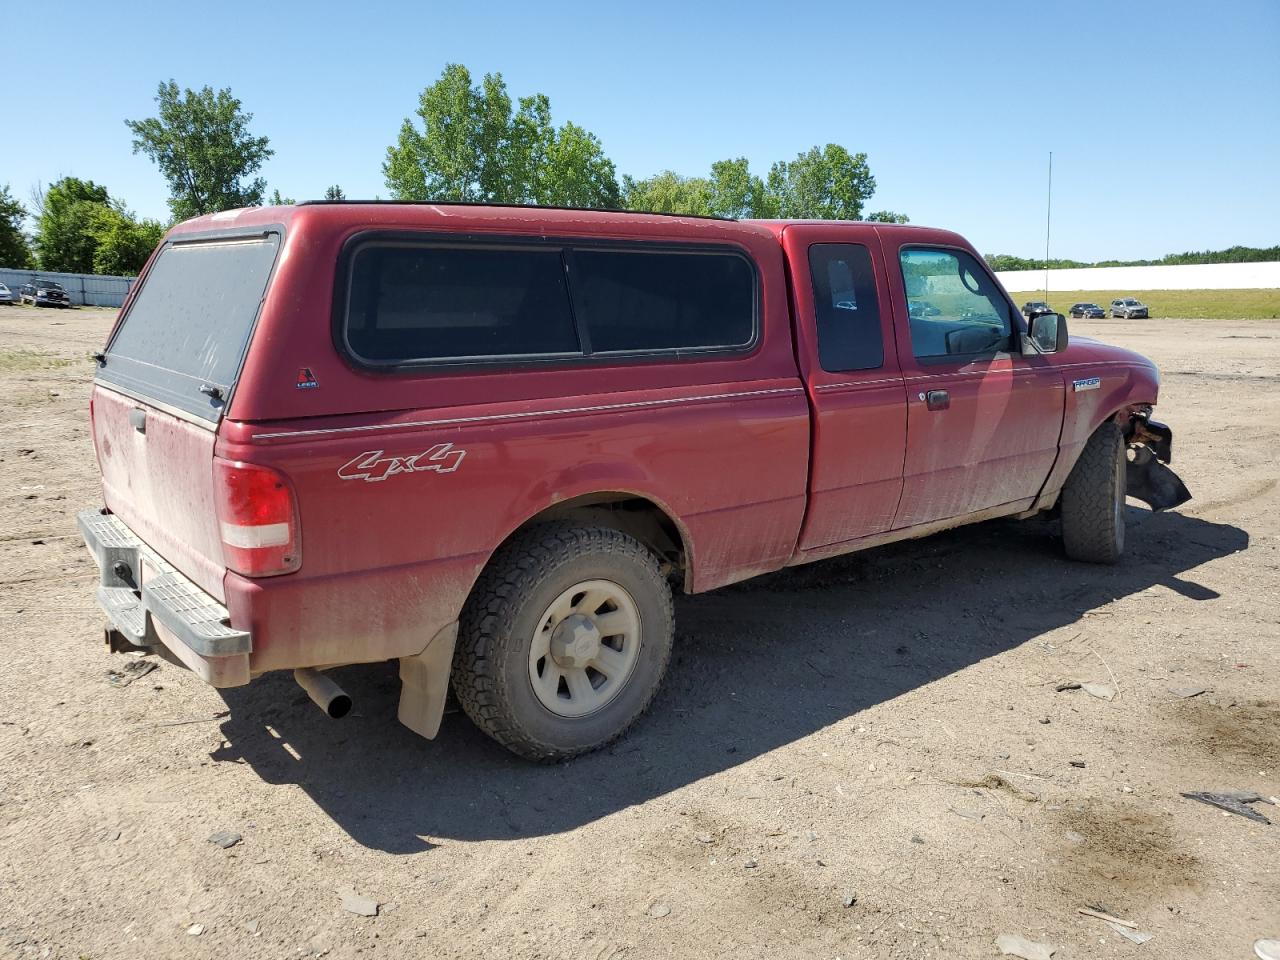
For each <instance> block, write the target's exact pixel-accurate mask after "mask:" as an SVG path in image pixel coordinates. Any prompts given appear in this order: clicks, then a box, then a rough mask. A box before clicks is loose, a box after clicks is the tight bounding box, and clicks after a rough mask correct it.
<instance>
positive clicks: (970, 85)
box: [0, 0, 1280, 260]
mask: <svg viewBox="0 0 1280 960" xmlns="http://www.w3.org/2000/svg"><path fill="white" fill-rule="evenodd" d="M215 11H216V12H215ZM37 19H38V20H39V21H40V22H41V24H43V25H44V26H42V27H40V28H39V29H38V31H37V32H38V33H39V34H40V42H38V43H13V44H9V45H8V47H7V50H6V56H5V62H4V65H3V66H2V67H0V71H3V76H4V77H5V83H4V86H5V92H6V96H5V98H4V99H5V101H6V102H7V103H8V104H9V105H10V110H9V115H10V120H11V124H10V126H9V130H8V131H7V132H6V134H5V135H4V137H3V138H0V183H3V182H6V181H7V182H8V183H9V184H10V186H11V189H12V190H13V192H14V194H15V195H16V196H18V197H19V198H20V199H23V200H25V199H26V198H27V196H28V193H29V190H30V188H31V186H32V184H34V183H35V182H36V181H44V182H45V183H48V182H50V181H52V180H56V179H57V178H58V177H60V176H63V175H67V174H71V175H75V176H79V177H84V178H88V179H92V180H96V181H97V182H99V183H102V184H105V185H106V186H107V187H108V189H109V190H110V191H111V193H112V195H113V196H118V197H120V198H122V199H123V200H124V201H125V202H126V203H127V204H128V205H129V206H130V207H132V208H133V209H134V210H136V211H137V212H138V213H140V214H143V215H147V216H153V217H159V218H167V210H166V207H165V203H164V201H165V196H166V188H165V184H164V182H163V180H162V179H161V177H160V175H159V173H158V172H157V171H156V169H155V168H154V167H153V166H152V164H151V162H150V161H149V160H147V159H146V158H145V157H143V156H135V155H133V153H132V152H131V147H130V138H129V133H128V131H127V130H126V129H125V126H124V123H123V120H124V118H126V117H129V118H142V117H146V116H150V115H152V113H153V112H154V102H153V98H154V95H155V88H156V85H157V83H159V82H160V81H161V80H166V79H168V78H170V77H172V78H174V79H175V80H177V81H178V83H179V85H180V86H184V87H185V86H190V87H199V86H202V85H204V84H209V85H211V86H213V87H215V88H216V87H225V86H229V87H231V89H232V91H233V93H234V94H235V95H236V96H237V97H239V98H240V99H241V100H242V101H243V103H244V107H245V109H247V110H249V111H251V112H252V113H253V114H254V121H253V125H252V127H253V130H254V132H256V133H260V134H266V135H268V136H269V137H270V138H271V145H272V147H273V148H274V149H275V151H276V155H275V156H274V157H273V158H272V159H271V160H270V161H269V162H268V163H267V165H266V166H265V168H264V170H263V173H264V174H265V176H266V177H267V180H268V186H269V188H270V187H278V188H279V189H280V190H281V192H282V193H284V194H285V195H287V196H293V197H298V198H300V199H305V198H311V197H317V196H321V195H322V194H323V191H324V188H325V187H326V186H327V185H328V184H330V183H335V182H336V183H339V184H341V185H342V187H343V188H344V189H345V190H346V193H347V196H349V197H353V198H354V197H368V196H373V195H374V194H382V195H383V196H385V195H386V193H387V191H386V187H385V185H384V184H383V181H382V174H381V163H382V160H383V158H384V156H385V152H386V148H387V146H388V144H390V143H391V142H392V140H393V139H394V137H395V134H396V130H397V128H398V126H399V124H400V122H401V120H403V119H404V117H406V116H408V115H409V114H410V113H411V112H412V111H413V109H414V106H415V105H416V103H417V95H418V93H419V91H420V90H421V89H422V88H423V87H424V86H426V85H427V84H429V83H431V82H432V81H434V80H435V79H436V78H437V77H438V76H439V74H440V71H441V69H442V68H443V66H444V65H445V64H446V63H448V62H459V63H464V64H466V65H467V66H468V67H469V68H470V69H471V71H472V73H473V75H474V76H475V77H476V78H477V79H478V78H479V77H480V75H482V74H483V73H485V72H488V71H498V72H501V73H502V74H503V75H504V77H505V78H506V80H507V84H508V87H509V89H510V92H511V93H512V95H513V97H515V96H521V95H525V94H529V93H533V92H539V91H540V92H543V93H546V94H547V95H548V96H549V97H550V98H551V104H552V110H553V114H554V118H555V119H556V121H557V122H563V121H565V120H573V121H574V122H575V123H578V124H580V125H582V126H584V127H586V128H587V129H588V130H591V131H592V132H594V133H595V134H596V135H597V136H599V137H600V139H601V140H602V141H603V143H604V147H605V150H606V152H607V153H608V154H609V156H610V157H611V158H612V159H613V160H614V161H615V162H616V164H617V166H618V172H619V174H620V175H621V174H623V173H629V174H632V175H634V176H645V175H648V174H651V173H654V172H656V171H658V170H661V169H664V168H670V169H674V170H676V171H678V172H680V173H684V174H701V173H705V172H706V171H707V169H708V168H709V166H710V164H711V163H712V162H713V161H714V160H717V159H721V158H725V157H737V156H745V157H747V158H748V159H749V160H750V161H751V163H752V167H753V169H754V170H756V171H757V172H759V173H764V172H765V171H766V170H767V168H768V166H769V164H770V163H772V162H773V161H774V160H777V159H789V158H791V157H793V156H795V154H796V153H798V152H800V151H802V150H805V149H807V148H808V147H810V146H812V145H814V144H824V143H827V142H835V143H839V144H842V145H844V146H846V147H848V148H850V149H851V150H854V151H864V152H866V153H867V154H868V157H869V160H870V164H871V169H872V171H873V172H874V174H875V176H876V179H877V181H878V183H879V189H878V191H877V193H876V195H875V197H874V198H873V199H872V201H871V204H870V206H869V209H879V208H889V209H893V210H898V211H901V212H905V213H907V214H908V215H910V217H911V218H912V220H913V221H914V222H918V223H925V224H930V225H935V226H944V227H949V228H952V229H955V230H958V231H960V232H961V233H963V234H965V235H966V236H968V237H969V238H970V239H971V240H972V241H973V242H974V243H975V244H976V245H977V246H978V247H979V249H980V250H982V251H983V252H984V253H1015V254H1021V255H1023V256H1040V255H1042V254H1043V250H1044V215H1045V174H1046V171H1045V167H1046V160H1047V156H1048V153H1049V151H1050V150H1052V151H1053V154H1054V229H1053V246H1052V251H1053V254H1054V255H1055V256H1064V257H1074V258H1078V259H1085V260H1095V259H1103V258H1145V257H1156V256H1160V255H1162V254H1165V253H1169V252H1179V251H1182V250H1186V249H1205V248H1218V247H1223V246H1229V245H1231V244H1236V243H1240V244H1247V245H1252V246H1270V245H1273V244H1276V243H1280V2H1278V0H1241V2H1227V3H1217V4H1213V5H1206V4H1203V3H1193V2H1181V0H1164V2H1159V3H1149V2H1118V0H1109V2H1093V0H1083V2H1074V3H1054V2H1038V3H1027V2H1025V0H1021V2H1012V3H955V2H933V0H918V2H913V3H901V2H883V3H876V4H870V3H858V2H851V0H844V2H836V3H829V2H825V0H824V2H810V3H799V4H781V3H768V4H766V3H756V2H749V0H738V2H734V3H722V4H720V3H714V4H713V3H701V4H699V3H692V2H688V0H686V2H681V3H673V2H666V0H652V2H646V3H643V4H637V3H628V4H610V3H605V2H600V0H597V2H595V3H558V2H554V0H544V2H538V3H529V2H525V3H506V2H498V0H491V2H485V3H457V2H454V3H431V2H421V3H381V2H376V0H366V2H363V3H351V2H349V0H348V2H344V3H323V2H312V3H299V2H258V3H241V2H236V0H231V2H223V3H219V4H217V5H214V4H208V3H201V4H190V5H183V4H172V3H168V4H159V3H157V4H140V3H132V2H120V3H111V4H106V3H100V2H93V3H56V2H53V3H47V4H46V5H45V6H44V7H43V8H42V9H41V12H40V15H39V17H38V18H37ZM52 53H56V57H55V58H51V54H52ZM15 134H16V136H15Z"/></svg>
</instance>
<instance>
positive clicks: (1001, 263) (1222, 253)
mask: <svg viewBox="0 0 1280 960" xmlns="http://www.w3.org/2000/svg"><path fill="white" fill-rule="evenodd" d="M986 260H987V263H988V265H990V267H991V269H992V270H1044V269H1045V264H1046V261H1044V260H1033V259H1031V258H1029V257H1015V256H1012V255H1011V254H1007V253H996V254H988V255H987V257H986ZM1276 260H1280V246H1278V247H1238V246H1237V247H1227V249H1225V250H1191V251H1188V252H1186V253H1170V254H1168V255H1166V256H1163V257H1161V258H1160V259H1159V260H1098V261H1095V262H1093V263H1086V262H1085V261H1083V260H1053V259H1051V260H1049V261H1048V269H1050V270H1066V269H1070V268H1075V267H1167V266H1180V265H1183V264H1197V263H1263V262H1272V261H1276Z"/></svg>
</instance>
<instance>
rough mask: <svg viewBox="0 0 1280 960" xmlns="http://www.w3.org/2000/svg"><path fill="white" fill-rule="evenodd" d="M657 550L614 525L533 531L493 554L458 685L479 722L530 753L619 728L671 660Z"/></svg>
mask: <svg viewBox="0 0 1280 960" xmlns="http://www.w3.org/2000/svg"><path fill="white" fill-rule="evenodd" d="M673 635H674V614H673V612H672V605H671V588H670V587H669V586H668V584H667V582H666V580H665V579H664V578H663V576H662V572H661V570H660V568H659V565H658V560H657V558H656V557H655V556H654V555H653V554H652V553H651V552H650V551H649V550H648V549H647V548H645V547H644V546H643V545H642V544H641V543H640V542H639V541H638V540H635V539H634V538H633V537H630V536H628V535H627V534H625V533H622V532H620V531H618V530H613V529H610V528H607V527H582V526H576V525H571V524H565V523H554V524H545V525H541V526H537V527H533V528H531V529H530V530H529V531H528V532H527V533H525V534H522V535H520V536H518V537H517V538H516V539H515V540H513V541H512V542H511V543H509V544H507V545H506V546H504V547H503V548H502V549H501V550H500V551H499V552H498V554H497V555H496V556H495V557H494V558H493V560H492V561H491V562H490V564H489V566H488V567H487V568H486V569H485V572H484V573H483V574H482V575H481V578H480V581H479V582H478V583H477V584H476V587H475V590H474V591H473V592H472V595H471V598H470V599H469V600H468V602H467V606H466V609H465V610H464V611H463V616H462V622H461V624H460V630H459V636H458V648H457V653H456V654H455V657H454V665H453V688H454V692H455V693H456V694H457V697H458V700H459V702H460V703H461V704H462V708H463V710H465V711H466V713H467V715H468V716H469V717H470V718H471V719H472V721H474V722H475V724H476V726H478V727H479V728H480V729H481V730H483V731H484V732H485V733H487V734H488V735H489V736H491V737H493V739H495V740H497V741H498V742H499V743H501V744H502V745H503V746H505V747H507V748H508V749H510V750H512V751H514V752H515V753H518V754H520V755H521V756H523V757H528V758H529V759H531V760H541V761H549V760H561V759H565V758H567V757H572V756H576V755H577V754H580V753H586V752H587V751H590V750H595V749H598V748H599V747H602V746H604V745H605V744H607V743H609V742H610V741H611V740H614V739H615V738H617V737H619V736H621V735H622V734H623V733H624V732H625V731H626V730H627V728H628V727H630V726H631V724H632V723H634V722H635V721H636V720H637V719H638V718H639V717H640V715H641V714H642V713H644V711H645V710H646V709H647V708H648V706H649V703H650V702H651V701H652V700H653V697H654V694H656V693H657V690H658V686H659V684H660V683H661V681H662V676H663V674H664V673H665V672H666V668H667V662H668V660H669V659H670V657H671V645H672V638H673Z"/></svg>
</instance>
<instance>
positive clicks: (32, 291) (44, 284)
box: [18, 279, 71, 307]
mask: <svg viewBox="0 0 1280 960" xmlns="http://www.w3.org/2000/svg"><path fill="white" fill-rule="evenodd" d="M18 295H19V296H21V297H22V302H23V303H30V304H31V305H32V306H35V307H69V306H71V298H70V297H68V296H67V291H65V290H63V289H62V284H60V283H58V282H56V281H54V280H40V279H36V280H32V281H31V282H30V283H24V284H23V285H22V286H21V287H19V288H18Z"/></svg>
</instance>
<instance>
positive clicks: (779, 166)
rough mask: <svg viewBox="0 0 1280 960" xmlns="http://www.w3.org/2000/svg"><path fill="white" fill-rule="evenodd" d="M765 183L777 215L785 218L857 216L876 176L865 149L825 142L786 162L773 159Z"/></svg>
mask: <svg viewBox="0 0 1280 960" xmlns="http://www.w3.org/2000/svg"><path fill="white" fill-rule="evenodd" d="M766 186H767V188H768V192H769V193H770V194H771V195H772V197H773V198H774V201H775V202H776V204H777V210H778V212H777V215H778V216H780V217H785V218H786V219H788V220H809V219H813V220H857V219H858V218H859V217H860V216H861V215H862V205H863V203H864V202H865V201H866V200H867V199H868V198H869V197H870V196H871V194H873V193H875V189H876V178H875V177H873V176H872V175H871V168H870V167H869V166H868V165H867V155H866V154H865V153H857V154H851V153H849V151H848V150H846V149H845V148H844V147H842V146H839V145H838V144H834V143H828V144H827V145H826V146H825V147H823V148H822V149H821V150H819V149H818V148H817V147H813V148H811V149H810V150H809V151H808V152H806V153H802V154H800V155H799V156H797V157H796V158H795V159H794V160H792V161H791V162H790V163H784V162H782V161H779V162H778V163H775V164H774V165H773V166H772V167H771V168H770V169H769V176H768V179H767V180H766Z"/></svg>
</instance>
